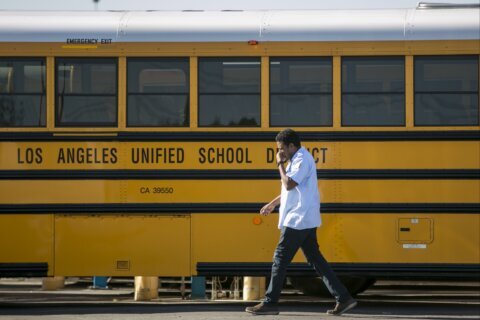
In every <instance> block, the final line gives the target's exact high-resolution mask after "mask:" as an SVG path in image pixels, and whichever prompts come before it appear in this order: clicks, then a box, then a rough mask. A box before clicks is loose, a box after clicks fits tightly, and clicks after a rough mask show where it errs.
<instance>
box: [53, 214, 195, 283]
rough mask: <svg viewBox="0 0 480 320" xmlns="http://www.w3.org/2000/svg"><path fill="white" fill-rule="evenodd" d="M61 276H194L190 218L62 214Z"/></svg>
mask: <svg viewBox="0 0 480 320" xmlns="http://www.w3.org/2000/svg"><path fill="white" fill-rule="evenodd" d="M55 273H56V274H58V275H65V276H70V275H76V276H188V275H190V215H187V214H185V215H164V214H158V215H156V214H150V215H141V214H137V215H135V214H133V215H121V214H97V215H56V216H55Z"/></svg>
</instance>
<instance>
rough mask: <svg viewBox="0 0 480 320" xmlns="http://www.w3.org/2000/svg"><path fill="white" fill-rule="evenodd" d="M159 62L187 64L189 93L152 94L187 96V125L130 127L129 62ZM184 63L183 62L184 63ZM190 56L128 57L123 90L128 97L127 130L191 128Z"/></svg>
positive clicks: (126, 111) (126, 101) (126, 103)
mask: <svg viewBox="0 0 480 320" xmlns="http://www.w3.org/2000/svg"><path fill="white" fill-rule="evenodd" d="M159 60H172V61H180V60H185V62H186V63H187V69H186V71H187V74H186V76H187V79H186V83H185V87H186V88H187V92H186V93H154V94H151V95H158V96H162V95H177V96H181V95H185V96H186V98H187V107H188V110H187V112H186V122H187V124H186V125H180V126H158V125H129V124H128V100H129V99H128V98H129V95H130V92H129V91H128V79H129V78H128V63H129V61H134V62H135V61H159ZM182 62H183V61H182ZM190 68H191V66H190V56H179V57H173V56H172V57H164V56H160V57H153V56H150V57H126V73H125V74H126V77H125V79H126V81H125V87H124V88H123V89H124V90H125V97H126V100H125V127H126V128H172V129H173V128H190V127H191V119H190V111H191V109H192V105H191V101H190V91H191V90H190V81H191V80H190V77H191V75H190V73H191V72H190ZM134 95H141V94H140V93H134Z"/></svg>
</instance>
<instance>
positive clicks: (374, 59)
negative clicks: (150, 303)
mask: <svg viewBox="0 0 480 320" xmlns="http://www.w3.org/2000/svg"><path fill="white" fill-rule="evenodd" d="M479 16H480V8H479V6H478V5H469V6H462V5H457V6H435V5H428V4H423V5H421V6H419V7H417V8H413V9H396V10H338V11H335V10H328V11H321V10H313V11H288V10H287V11H183V12H170V11H165V12H163V11H146V12H140V11H135V12H130V11H115V12H58V11H57V12H46V11H45V12H28V11H21V12H20V11H0V276H1V277H5V276H89V275H98V276H101V275H105V276H196V275H203V276H219V275H236V276H242V275H269V272H270V268H271V261H272V256H273V251H274V248H275V245H276V242H277V240H278V235H279V232H278V229H277V219H278V214H277V213H273V214H272V215H270V216H267V217H263V216H259V215H258V212H259V209H260V208H261V207H262V206H263V205H264V204H265V203H266V202H268V201H270V200H271V199H272V198H274V197H275V196H277V195H278V194H279V192H280V182H279V176H278V171H277V169H276V166H275V152H276V150H275V147H276V145H275V141H274V139H275V135H276V133H277V132H278V131H280V130H282V129H283V128H286V127H290V128H293V129H295V130H296V131H297V132H299V134H300V137H301V139H302V143H303V145H304V146H305V147H306V148H308V149H309V150H310V152H311V153H312V155H313V156H314V158H315V160H316V163H317V169H318V171H317V172H318V178H319V188H320V192H321V214H322V220H323V225H322V227H321V228H319V229H318V239H319V244H320V248H321V250H322V252H323V254H324V255H325V257H326V259H327V260H328V261H329V262H331V263H332V266H333V268H334V270H335V271H336V272H337V273H338V274H339V275H341V276H345V277H350V278H356V279H360V280H361V281H362V283H363V287H365V284H368V283H370V282H371V281H372V280H374V279H381V278H393V279H396V278H414V279H419V278H423V279H436V278H442V279H446V278H449V279H472V278H476V277H478V275H479V273H480V248H479V243H480V238H479V234H480V215H479V213H480V133H479V132H480V131H479V119H480V116H479V72H480V64H479V57H480V41H479V40H480V31H479V30H480V22H479V19H478V17H479ZM289 275H290V276H292V277H296V276H315V274H314V272H313V269H312V268H311V267H310V266H309V265H308V264H306V263H305V259H304V258H303V256H302V255H301V253H299V254H298V255H297V256H296V257H295V259H294V263H293V264H292V265H291V267H290V269H289ZM357 284H358V283H357ZM351 289H352V288H351ZM357 289H358V288H357ZM357 289H355V290H357ZM352 290H353V291H355V290H354V289H352ZM358 290H360V289H358ZM358 290H357V291H358Z"/></svg>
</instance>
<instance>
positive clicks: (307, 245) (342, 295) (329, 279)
mask: <svg viewBox="0 0 480 320" xmlns="http://www.w3.org/2000/svg"><path fill="white" fill-rule="evenodd" d="M308 230H309V233H308V235H307V237H306V238H305V241H304V242H303V243H302V246H301V248H302V251H303V254H304V255H305V258H307V261H308V262H309V263H310V264H311V265H312V266H313V267H314V268H315V271H316V272H317V273H318V274H319V275H320V277H321V278H322V280H323V283H325V286H326V287H327V289H328V291H330V293H331V295H332V296H334V297H335V300H337V302H345V301H347V300H349V299H350V298H351V295H350V293H349V292H348V290H347V289H346V288H345V286H344V285H343V284H342V283H341V282H340V280H338V278H337V276H336V275H335V273H334V272H333V270H332V268H330V265H329V264H328V262H327V261H326V260H325V258H324V257H323V255H322V253H321V252H320V249H319V247H318V242H317V228H313V229H308Z"/></svg>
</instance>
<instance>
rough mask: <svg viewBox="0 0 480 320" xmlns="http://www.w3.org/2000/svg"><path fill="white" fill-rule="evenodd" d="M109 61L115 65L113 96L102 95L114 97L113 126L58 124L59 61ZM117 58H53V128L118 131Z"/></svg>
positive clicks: (100, 124)
mask: <svg viewBox="0 0 480 320" xmlns="http://www.w3.org/2000/svg"><path fill="white" fill-rule="evenodd" d="M108 59H111V60H112V61H114V64H115V75H116V76H115V86H114V88H115V92H116V93H115V95H103V96H115V121H114V123H113V124H102V123H98V124H93V125H92V124H66V125H65V124H59V121H58V117H57V107H58V101H57V99H58V74H57V71H58V63H59V60H70V61H75V60H78V61H83V62H84V61H85V60H87V61H88V60H108ZM118 60H119V57H118V56H113V57H112V56H107V57H103V56H85V57H78V56H72V57H69V56H55V57H54V80H53V82H54V83H53V86H54V92H55V93H54V105H53V111H54V126H55V128H105V129H108V130H112V129H117V130H118V129H119V111H120V110H119V106H118V101H119V95H120V92H119V88H118V82H119V73H120V70H119V61H118Z"/></svg>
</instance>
